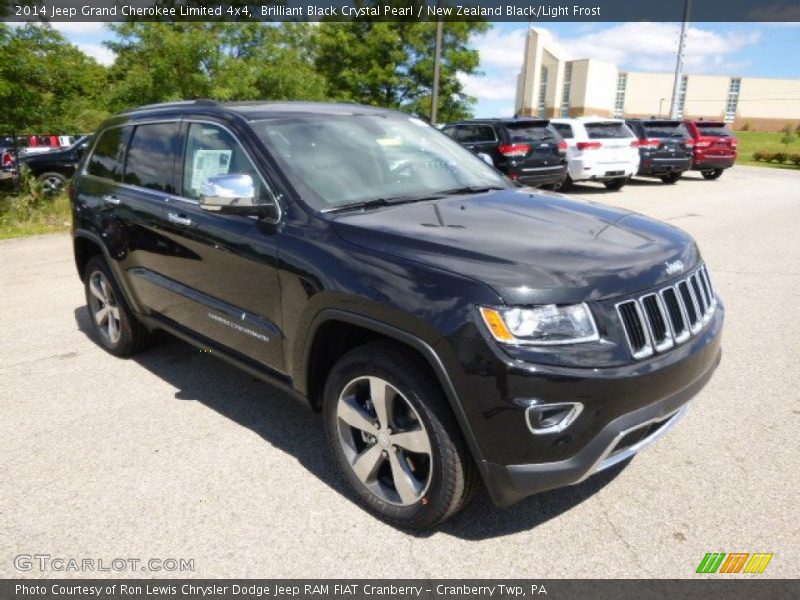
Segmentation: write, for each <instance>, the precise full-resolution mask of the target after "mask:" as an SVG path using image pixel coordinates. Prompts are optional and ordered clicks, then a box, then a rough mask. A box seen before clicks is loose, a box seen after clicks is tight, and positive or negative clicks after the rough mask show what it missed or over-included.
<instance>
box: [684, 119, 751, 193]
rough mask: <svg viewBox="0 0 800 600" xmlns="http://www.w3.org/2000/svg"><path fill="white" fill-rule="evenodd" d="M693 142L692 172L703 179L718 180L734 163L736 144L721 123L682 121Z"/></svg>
mask: <svg viewBox="0 0 800 600" xmlns="http://www.w3.org/2000/svg"><path fill="white" fill-rule="evenodd" d="M683 123H684V125H685V126H686V129H687V130H688V131H689V135H691V136H692V139H693V140H694V157H693V161H692V170H693V171H700V172H701V173H702V174H703V177H704V178H705V179H718V178H719V176H720V175H722V172H723V171H724V170H725V169H729V168H730V167H732V166H733V163H735V162H736V156H737V152H736V147H737V145H738V142H737V141H736V138H735V137H734V135H733V132H731V130H730V129H728V127H727V125H726V124H725V123H723V122H722V121H684V122H683Z"/></svg>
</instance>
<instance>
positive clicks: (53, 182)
mask: <svg viewBox="0 0 800 600" xmlns="http://www.w3.org/2000/svg"><path fill="white" fill-rule="evenodd" d="M90 142H91V136H84V137H82V138H80V139H78V140H76V141H75V143H74V144H72V145H71V146H69V147H67V148H64V149H63V150H53V151H51V152H43V153H41V154H30V155H28V156H24V157H23V158H22V163H23V164H24V165H25V166H26V167H27V168H28V169H29V170H30V172H31V174H32V175H33V176H34V177H36V179H37V180H38V181H39V183H40V184H41V186H42V190H43V191H44V193H45V194H48V195H52V194H57V193H58V192H60V191H61V190H63V189H64V186H65V185H66V183H67V179H69V178H70V177H72V175H73V174H74V173H75V169H76V167H77V166H78V163H79V162H80V160H81V157H82V156H83V153H84V152H86V148H88V147H89V143H90Z"/></svg>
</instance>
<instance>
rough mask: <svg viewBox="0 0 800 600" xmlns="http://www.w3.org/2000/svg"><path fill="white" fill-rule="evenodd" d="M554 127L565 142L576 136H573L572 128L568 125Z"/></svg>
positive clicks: (557, 124) (554, 124)
mask: <svg viewBox="0 0 800 600" xmlns="http://www.w3.org/2000/svg"><path fill="white" fill-rule="evenodd" d="M552 125H553V127H555V128H556V131H557V132H558V133H559V134H560V135H561V137H563V138H564V139H565V140H570V139H572V138H573V137H574V136H573V135H572V127H571V126H569V125H567V124H566V123H553V124H552Z"/></svg>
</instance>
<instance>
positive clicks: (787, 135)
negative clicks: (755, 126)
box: [781, 124, 797, 150]
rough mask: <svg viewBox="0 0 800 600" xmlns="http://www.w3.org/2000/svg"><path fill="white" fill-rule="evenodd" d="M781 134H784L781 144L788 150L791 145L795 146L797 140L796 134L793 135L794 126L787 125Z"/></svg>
mask: <svg viewBox="0 0 800 600" xmlns="http://www.w3.org/2000/svg"><path fill="white" fill-rule="evenodd" d="M781 132H782V133H783V136H782V137H781V144H783V145H784V146H786V149H787V150H788V149H789V144H793V143H794V141H795V139H797V138H796V136H795V135H794V133H792V126H791V125H789V124H787V125H785V126H784V128H783V129H781Z"/></svg>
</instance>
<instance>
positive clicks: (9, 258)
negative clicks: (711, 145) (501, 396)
mask: <svg viewBox="0 0 800 600" xmlns="http://www.w3.org/2000/svg"><path fill="white" fill-rule="evenodd" d="M572 193H573V194H574V195H576V196H580V197H584V198H586V199H589V200H592V201H597V202H604V203H609V204H614V205H618V206H622V207H625V208H629V209H632V210H636V211H638V212H642V213H644V214H647V215H650V216H653V217H657V218H659V219H663V220H666V221H668V222H670V223H673V224H675V225H677V226H679V227H682V228H684V229H686V230H687V231H689V232H690V233H691V234H692V235H694V236H695V238H696V239H697V240H698V242H699V244H700V247H701V249H702V252H703V254H704V256H705V258H706V261H707V263H708V265H709V270H710V273H711V275H712V277H713V280H714V283H715V286H716V288H717V291H718V293H719V294H720V295H721V296H722V297H723V299H724V301H725V303H726V307H727V323H726V329H725V333H724V342H723V346H724V354H723V359H722V364H721V365H720V367H719V369H718V371H717V373H716V375H715V377H714V378H713V379H712V381H711V383H710V384H709V385H708V386H707V387H706V388H705V390H704V391H703V392H702V393H701V394H700V395H699V396H698V397H697V398H695V400H694V403H693V406H692V408H691V410H690V411H689V413H688V415H687V417H686V418H685V419H684V420H683V421H682V422H681V423H680V424H679V425H678V426H677V427H676V428H675V429H674V430H673V431H672V432H671V433H670V434H669V435H667V436H666V437H664V438H663V439H661V440H660V441H658V442H657V443H656V444H655V445H654V446H652V447H651V448H649V449H647V450H646V451H645V452H643V453H642V454H641V455H639V456H638V457H636V458H635V459H634V460H633V461H632V462H630V463H629V464H628V465H627V466H625V467H624V468H621V469H620V468H618V469H615V470H614V471H611V472H606V473H602V474H600V475H597V476H595V477H593V478H591V479H589V480H588V481H586V482H584V483H583V484H580V485H578V486H574V487H571V488H567V489H563V490H557V491H554V492H549V493H546V494H542V495H539V496H537V497H533V498H529V499H528V500H526V501H524V502H522V503H520V504H518V505H516V506H513V507H510V508H507V509H502V510H501V509H497V508H494V507H493V505H492V504H491V502H490V501H489V500H488V497H487V496H486V494H485V493H481V494H480V495H479V496H478V498H476V501H475V502H473V504H472V505H471V506H469V507H468V508H467V509H466V510H465V511H463V512H462V513H461V514H460V515H458V516H457V517H456V518H455V519H453V520H451V521H449V522H447V523H445V524H444V525H443V526H442V527H440V528H439V529H438V530H436V531H434V532H431V533H429V534H425V535H417V536H413V535H409V534H407V533H405V532H402V531H399V530H396V529H394V528H392V527H390V526H388V525H385V524H383V523H382V522H380V521H378V520H377V519H375V518H374V517H372V516H371V515H369V514H368V513H366V512H364V511H363V510H361V509H360V508H359V507H358V506H357V505H356V504H355V503H354V502H353V501H351V500H350V499H349V497H348V495H347V493H346V490H345V487H344V482H343V481H342V480H341V479H340V478H339V477H338V475H337V474H336V473H335V471H334V468H333V463H332V460H331V458H330V457H329V456H328V453H327V450H326V446H325V442H324V436H323V429H322V422H321V419H320V418H319V417H318V415H315V414H313V413H310V412H307V411H306V410H305V409H304V408H302V407H301V406H299V405H297V404H295V403H294V402H293V401H292V400H290V399H288V398H287V397H285V396H284V395H282V394H281V393H279V392H277V391H275V390H273V389H271V388H270V387H268V386H267V385H265V384H263V383H260V382H258V381H255V380H253V379H252V378H251V377H250V376H248V375H246V374H244V373H241V372H239V371H237V370H236V369H234V368H233V367H230V366H228V365H227V364H225V363H223V362H221V361H219V360H217V359H216V358H214V357H213V356H212V355H210V354H204V353H201V352H199V351H198V350H196V349H194V348H191V347H190V346H188V345H186V344H184V343H182V342H179V341H176V340H174V339H171V338H169V337H166V336H165V337H163V338H162V339H160V341H159V343H158V344H157V345H155V346H154V347H152V348H150V349H149V350H147V351H146V352H145V353H144V354H142V355H140V356H138V357H136V358H135V359H129V360H120V359H116V358H114V357H112V356H111V355H109V354H107V353H106V352H104V351H103V350H102V349H101V348H100V347H99V346H98V345H96V344H95V343H94V342H93V341H92V339H91V337H90V335H89V333H88V332H89V321H88V315H87V312H86V310H85V308H84V297H83V290H82V286H81V283H80V281H79V279H78V277H77V275H76V273H75V267H74V263H73V258H72V253H71V246H70V238H69V236H68V235H51V236H41V237H34V238H28V239H20V240H11V241H4V242H0V342H2V343H0V381H1V382H2V388H1V389H2V394H0V402H2V414H3V416H2V419H0V440H1V441H0V446H1V447H2V451H0V489H1V490H2V493H0V521H1V522H2V526H1V527H0V577H17V576H36V577H39V576H49V577H54V576H81V577H86V576H91V575H95V576H97V575H100V576H102V575H103V573H96V572H95V573H81V572H55V571H47V572H45V573H40V572H39V571H38V570H32V571H28V572H20V571H18V570H17V569H16V568H15V566H14V557H15V556H17V555H19V554H49V555H51V556H53V557H64V558H84V557H87V558H94V559H101V558H102V559H104V560H107V561H111V560H112V559H114V558H119V557H122V558H128V557H136V558H141V559H142V560H147V559H150V558H157V559H167V558H176V559H193V560H194V571H193V572H186V573H172V574H173V575H179V576H195V577H209V578H211V577H237V576H243V577H245V576H246V577H319V578H321V577H335V576H339V577H369V578H373V577H425V578H444V577H481V578H483V577H492V578H506V577H532V578H538V577H665V578H675V577H677V578H680V577H693V576H695V575H694V571H695V568H696V567H697V565H698V563H699V562H700V560H701V559H702V558H703V555H704V554H705V553H706V552H771V553H774V558H773V559H772V561H771V563H770V564H769V567H768V569H767V571H766V573H765V575H764V576H771V577H797V576H798V575H800V566H799V565H800V503H798V497H800V477H798V474H799V473H800V442H799V441H798V439H799V438H798V431H800V351H799V350H798V340H800V319H798V314H799V312H800V311H798V305H800V172H797V171H788V170H777V169H765V168H757V167H735V168H734V169H732V170H731V171H728V172H726V173H725V174H724V175H723V176H722V178H721V179H720V180H718V181H705V180H703V179H702V178H701V177H700V175H699V173H697V174H690V175H688V176H687V177H685V178H684V180H682V181H680V182H679V183H678V184H677V185H675V186H669V185H663V184H661V182H660V181H658V180H639V181H634V182H632V183H631V184H630V185H628V186H627V187H625V188H624V189H623V190H622V191H620V192H618V193H614V192H611V193H609V192H606V191H605V190H604V189H603V188H602V187H601V186H599V185H598V186H594V185H586V186H577V187H576V188H575V189H574V191H573V192H572ZM110 574H112V575H117V576H120V575H122V576H125V575H130V576H137V575H138V576H142V575H144V576H148V577H149V576H160V575H164V574H166V575H169V573H163V572H148V573H144V574H143V573H141V572H136V571H134V572H130V571H126V572H121V573H110ZM706 577H708V576H706Z"/></svg>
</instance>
